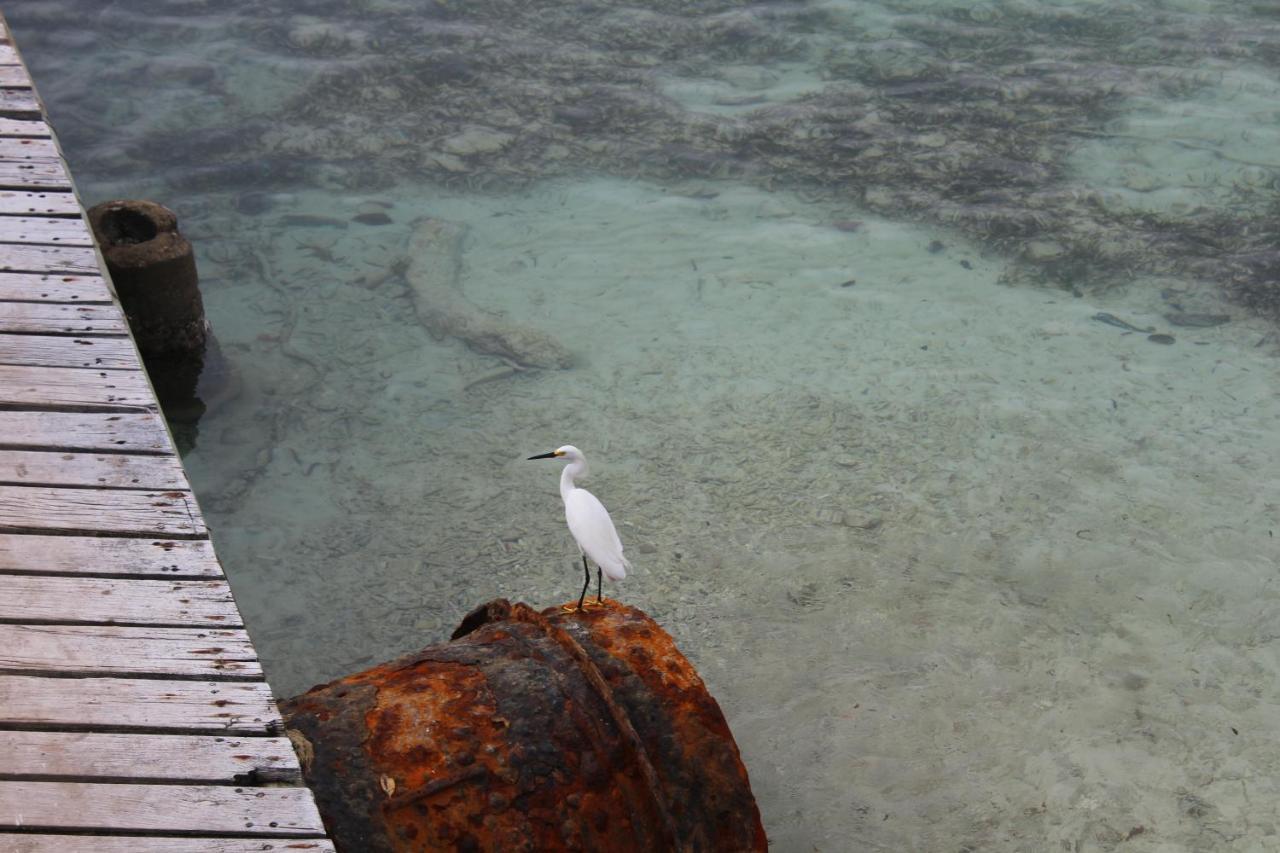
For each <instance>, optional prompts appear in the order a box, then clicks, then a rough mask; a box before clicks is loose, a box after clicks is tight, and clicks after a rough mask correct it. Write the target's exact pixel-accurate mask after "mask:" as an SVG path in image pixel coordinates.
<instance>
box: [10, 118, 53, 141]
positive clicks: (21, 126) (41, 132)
mask: <svg viewBox="0 0 1280 853" xmlns="http://www.w3.org/2000/svg"><path fill="white" fill-rule="evenodd" d="M0 136H33V137H52V136H53V130H52V129H51V128H50V127H49V123H48V122H47V121H45V120H44V119H43V118H35V117H34V116H33V117H31V118H20V119H19V118H0Z"/></svg>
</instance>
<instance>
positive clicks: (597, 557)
mask: <svg viewBox="0 0 1280 853" xmlns="http://www.w3.org/2000/svg"><path fill="white" fill-rule="evenodd" d="M549 457H557V458H560V459H563V460H565V461H566V462H568V463H569V464H568V465H566V466H564V470H562V471H561V472H560V497H561V498H562V499H563V500H564V520H565V521H566V522H568V524H569V532H570V533H572V534H573V538H574V539H575V540H577V543H578V550H579V551H581V552H582V553H583V554H585V555H586V556H587V557H588V558H589V559H590V560H592V561H594V562H595V564H596V565H597V566H599V567H600V570H601V571H603V572H604V573H605V574H606V575H608V576H609V580H613V581H620V580H622V579H623V578H625V577H626V576H627V569H629V568H631V563H629V562H627V558H626V557H624V556H622V540H621V539H619V538H618V531H617V529H616V528H615V527H614V526H613V519H612V518H610V517H609V511H608V510H607V509H605V508H604V504H602V503H600V500H599V498H597V497H596V496H595V495H593V494H591V493H590V492H588V491H587V490H586V489H580V488H578V486H577V484H576V483H574V479H575V478H577V477H581V476H584V475H585V474H586V473H587V458H586V457H585V456H583V455H582V451H581V450H579V449H578V448H576V447H574V446H573V445H572V444H566V445H564V446H563V447H558V448H556V449H555V450H553V451H552V452H551V453H544V454H542V455H540V456H531V457H529V458H531V459H546V458H549Z"/></svg>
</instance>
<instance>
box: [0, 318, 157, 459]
mask: <svg viewBox="0 0 1280 853" xmlns="http://www.w3.org/2000/svg"><path fill="white" fill-rule="evenodd" d="M0 364H14V365H18V364H21V365H26V366H28V367H96V368H98V369H99V370H141V369H142V362H141V361H139V360H138V352H137V350H135V349H134V347H133V342H132V341H130V340H129V339H128V338H127V337H114V338H106V337H100V338H90V337H78V336H74V335H6V334H0ZM3 440H4V436H0V442H2V441H3Z"/></svg>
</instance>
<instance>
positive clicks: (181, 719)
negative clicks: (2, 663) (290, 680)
mask: <svg viewBox="0 0 1280 853" xmlns="http://www.w3.org/2000/svg"><path fill="white" fill-rule="evenodd" d="M0 726H5V727H13V726H23V727H35V726H39V727H44V728H49V727H52V726H68V727H75V728H76V729H77V730H78V731H85V730H95V729H96V730H110V731H175V732H187V733H195V732H207V733H210V734H218V735H224V734H269V735H275V734H279V733H280V731H281V729H282V727H283V723H282V722H281V720H280V714H279V712H277V711H276V706H275V700H274V699H273V698H272V697H271V689H270V688H269V687H267V684H266V682H264V681H169V680H163V679H158V678H43V677H40V676H31V675H5V674H0Z"/></svg>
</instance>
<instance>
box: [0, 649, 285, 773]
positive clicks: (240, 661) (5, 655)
mask: <svg viewBox="0 0 1280 853" xmlns="http://www.w3.org/2000/svg"><path fill="white" fill-rule="evenodd" d="M0 670H21V671H24V672H28V673H37V672H38V673H45V674H50V675H52V674H55V673H68V674H72V673H74V674H81V675H84V674H89V675H118V676H131V675H132V676H138V675H146V676H155V675H168V676H173V677H180V678H193V677H194V678H219V677H225V676H234V677H236V678H261V677H262V667H261V665H260V664H259V663H258V656H257V652H255V651H254V649H253V644H252V643H251V642H249V635H248V634H247V633H245V631H243V630H240V629H230V630H225V629H220V628H217V629H215V628H142V627H127V628H126V627H118V626H114V625H111V626H107V625H0ZM0 752H3V750H2V749H0ZM2 760H3V756H2V755H0V761H2Z"/></svg>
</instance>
